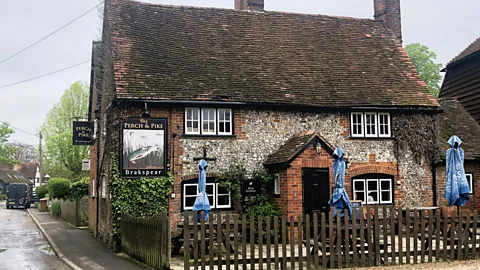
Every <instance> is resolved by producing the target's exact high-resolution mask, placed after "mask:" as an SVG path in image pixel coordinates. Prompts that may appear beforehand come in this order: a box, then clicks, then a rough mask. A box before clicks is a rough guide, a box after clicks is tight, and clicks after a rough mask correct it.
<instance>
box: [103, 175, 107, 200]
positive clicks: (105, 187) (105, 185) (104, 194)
mask: <svg viewBox="0 0 480 270" xmlns="http://www.w3.org/2000/svg"><path fill="white" fill-rule="evenodd" d="M106 197H107V182H106V181H105V176H104V177H102V199H105V198H106Z"/></svg>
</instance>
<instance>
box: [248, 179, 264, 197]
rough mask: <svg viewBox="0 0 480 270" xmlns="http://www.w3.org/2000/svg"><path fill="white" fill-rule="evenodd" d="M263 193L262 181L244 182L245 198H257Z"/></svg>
mask: <svg viewBox="0 0 480 270" xmlns="http://www.w3.org/2000/svg"><path fill="white" fill-rule="evenodd" d="M261 191H262V182H261V181H260V180H247V181H243V196H244V197H248V196H257V195H260V193H261Z"/></svg>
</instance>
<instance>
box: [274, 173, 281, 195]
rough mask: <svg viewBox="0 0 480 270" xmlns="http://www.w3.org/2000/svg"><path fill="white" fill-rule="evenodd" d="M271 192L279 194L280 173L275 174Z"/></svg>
mask: <svg viewBox="0 0 480 270" xmlns="http://www.w3.org/2000/svg"><path fill="white" fill-rule="evenodd" d="M273 194H274V195H280V174H278V173H277V174H275V179H274V188H273Z"/></svg>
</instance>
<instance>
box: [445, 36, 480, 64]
mask: <svg viewBox="0 0 480 270" xmlns="http://www.w3.org/2000/svg"><path fill="white" fill-rule="evenodd" d="M474 46H477V47H478V48H476V49H475V48H473V49H474V50H473V51H472V52H468V50H469V49H470V48H471V47H474ZM478 51H480V37H478V38H476V39H475V40H474V41H472V42H471V43H470V44H468V46H467V47H466V48H465V49H463V50H462V51H461V52H460V53H459V54H458V55H457V56H455V57H454V58H452V60H450V62H448V63H447V66H448V65H450V64H452V63H455V62H457V61H459V60H461V59H463V58H465V57H467V56H469V55H471V54H473V53H475V52H478Z"/></svg>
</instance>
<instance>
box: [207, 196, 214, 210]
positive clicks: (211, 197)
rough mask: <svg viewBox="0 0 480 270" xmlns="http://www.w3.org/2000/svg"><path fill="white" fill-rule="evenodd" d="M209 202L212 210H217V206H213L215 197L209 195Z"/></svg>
mask: <svg viewBox="0 0 480 270" xmlns="http://www.w3.org/2000/svg"><path fill="white" fill-rule="evenodd" d="M208 202H209V203H210V207H211V208H215V205H214V204H213V195H212V196H210V195H208Z"/></svg>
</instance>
